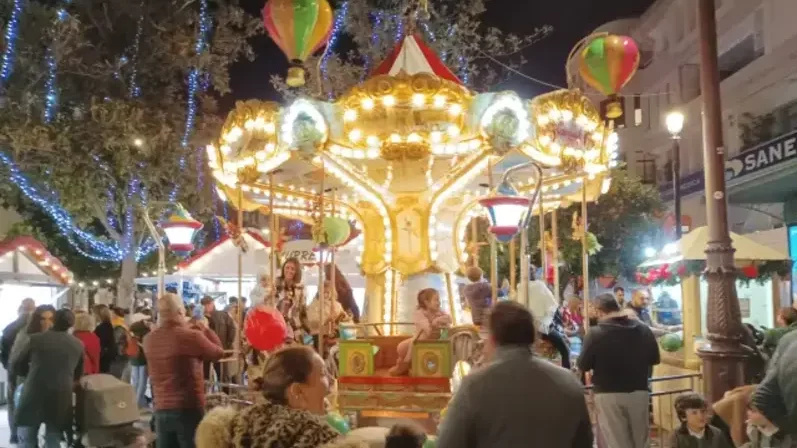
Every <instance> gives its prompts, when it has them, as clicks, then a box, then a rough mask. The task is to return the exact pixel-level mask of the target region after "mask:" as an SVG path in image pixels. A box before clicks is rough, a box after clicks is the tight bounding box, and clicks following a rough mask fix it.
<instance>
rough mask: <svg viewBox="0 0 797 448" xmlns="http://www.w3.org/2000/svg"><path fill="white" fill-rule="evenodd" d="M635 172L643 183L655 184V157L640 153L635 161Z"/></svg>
mask: <svg viewBox="0 0 797 448" xmlns="http://www.w3.org/2000/svg"><path fill="white" fill-rule="evenodd" d="M637 174H639V177H640V178H641V179H642V183H643V184H647V185H656V159H654V158H652V157H650V155H649V154H640V158H639V161H638V162H637Z"/></svg>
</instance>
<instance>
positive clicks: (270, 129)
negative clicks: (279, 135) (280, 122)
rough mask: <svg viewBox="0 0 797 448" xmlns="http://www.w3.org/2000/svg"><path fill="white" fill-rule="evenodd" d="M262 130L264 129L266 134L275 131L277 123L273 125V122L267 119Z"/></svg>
mask: <svg viewBox="0 0 797 448" xmlns="http://www.w3.org/2000/svg"><path fill="white" fill-rule="evenodd" d="M263 130H264V131H266V133H267V134H274V133H276V132H277V125H275V124H274V123H273V122H271V121H269V122H268V123H266V125H265V126H264V127H263Z"/></svg>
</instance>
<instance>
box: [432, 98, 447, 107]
mask: <svg viewBox="0 0 797 448" xmlns="http://www.w3.org/2000/svg"><path fill="white" fill-rule="evenodd" d="M445 105H446V97H444V96H443V95H435V97H434V107H436V108H438V109H442V108H443V107H445Z"/></svg>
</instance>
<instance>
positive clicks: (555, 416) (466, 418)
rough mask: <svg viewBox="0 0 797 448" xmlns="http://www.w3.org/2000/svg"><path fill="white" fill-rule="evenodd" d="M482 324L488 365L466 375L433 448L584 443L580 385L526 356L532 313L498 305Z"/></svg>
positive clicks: (588, 430)
mask: <svg viewBox="0 0 797 448" xmlns="http://www.w3.org/2000/svg"><path fill="white" fill-rule="evenodd" d="M487 328H488V331H489V337H488V340H487V347H486V351H487V352H488V354H490V356H491V362H490V364H488V365H487V366H485V367H484V368H482V369H480V370H478V371H475V372H473V373H471V374H470V375H468V376H467V377H465V379H464V381H463V383H462V385H461V386H460V388H459V390H458V391H457V393H456V395H455V396H454V398H453V399H452V401H451V403H450V404H449V406H448V412H447V414H446V416H445V418H444V419H443V422H442V424H441V426H440V433H439V437H438V439H437V446H438V448H496V447H501V448H527V447H530V446H539V447H545V448H591V447H592V440H593V439H592V426H591V424H590V420H589V414H588V412H587V405H586V402H585V400H584V390H583V388H582V386H581V384H580V383H579V382H578V380H577V379H576V378H575V377H574V376H573V375H572V374H571V373H570V372H568V371H566V370H564V369H562V368H561V367H558V366H555V365H553V364H551V363H550V362H548V361H545V360H542V359H539V358H537V357H535V356H533V355H532V353H531V348H530V347H531V345H532V344H533V343H534V335H535V332H534V319H533V318H532V315H531V313H530V312H529V311H528V310H527V309H526V308H525V307H524V306H523V305H521V304H519V303H515V302H499V303H497V304H496V305H495V306H494V307H493V309H492V311H491V312H490V315H489V316H488V318H487Z"/></svg>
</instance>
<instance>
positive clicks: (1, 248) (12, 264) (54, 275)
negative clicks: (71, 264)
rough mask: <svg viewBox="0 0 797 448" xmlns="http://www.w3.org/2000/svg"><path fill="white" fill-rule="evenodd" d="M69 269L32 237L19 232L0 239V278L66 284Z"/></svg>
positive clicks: (24, 281)
mask: <svg viewBox="0 0 797 448" xmlns="http://www.w3.org/2000/svg"><path fill="white" fill-rule="evenodd" d="M72 278H73V276H72V273H71V272H69V270H68V269H67V268H66V266H64V264H63V263H62V262H61V260H59V259H58V258H56V257H54V256H53V255H52V254H50V253H49V252H48V251H47V248H46V247H45V246H44V244H42V243H40V242H39V241H37V240H36V239H34V238H31V237H27V236H21V237H16V238H13V239H9V240H5V241H2V242H0V280H2V281H11V282H19V283H35V284H50V285H69V284H72V282H73V279H72Z"/></svg>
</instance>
